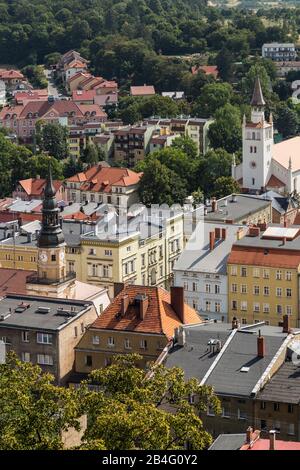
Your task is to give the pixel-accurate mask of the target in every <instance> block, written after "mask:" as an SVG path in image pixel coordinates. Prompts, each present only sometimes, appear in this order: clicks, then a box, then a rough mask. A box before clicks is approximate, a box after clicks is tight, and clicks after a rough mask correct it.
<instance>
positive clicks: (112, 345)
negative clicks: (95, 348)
mask: <svg viewBox="0 0 300 470" xmlns="http://www.w3.org/2000/svg"><path fill="white" fill-rule="evenodd" d="M114 345H115V340H114V338H113V337H112V336H110V337H109V338H108V340H107V346H109V347H110V348H111V347H114Z"/></svg>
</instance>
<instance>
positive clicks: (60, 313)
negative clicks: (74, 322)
mask: <svg viewBox="0 0 300 470" xmlns="http://www.w3.org/2000/svg"><path fill="white" fill-rule="evenodd" d="M56 315H58V316H60V317H75V316H76V311H71V310H66V309H64V308H63V307H58V309H57V312H56Z"/></svg>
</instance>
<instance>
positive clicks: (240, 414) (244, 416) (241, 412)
mask: <svg viewBox="0 0 300 470" xmlns="http://www.w3.org/2000/svg"><path fill="white" fill-rule="evenodd" d="M238 419H247V414H246V411H244V410H240V409H239V408H238Z"/></svg>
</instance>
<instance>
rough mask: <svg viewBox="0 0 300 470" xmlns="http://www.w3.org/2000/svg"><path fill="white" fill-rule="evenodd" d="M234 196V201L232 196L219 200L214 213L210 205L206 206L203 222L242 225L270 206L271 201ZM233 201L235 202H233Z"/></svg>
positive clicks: (254, 197) (240, 195)
mask: <svg viewBox="0 0 300 470" xmlns="http://www.w3.org/2000/svg"><path fill="white" fill-rule="evenodd" d="M234 196H235V199H234V198H233V195H232V194H231V195H229V196H226V197H224V198H222V199H219V200H218V201H217V202H218V209H217V211H216V212H212V207H211V205H208V207H207V210H208V211H207V215H206V216H205V221H211V222H218V221H219V222H221V221H226V220H232V221H233V223H239V222H241V223H243V221H244V220H246V219H247V217H249V216H250V215H253V214H255V213H256V212H258V211H261V210H263V209H264V208H266V207H268V206H269V205H271V201H266V200H263V199H261V197H259V196H252V195H251V196H250V195H246V194H236V195H234ZM233 200H235V201H236V202H233Z"/></svg>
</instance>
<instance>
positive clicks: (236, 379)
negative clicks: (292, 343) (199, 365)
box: [205, 325, 286, 396]
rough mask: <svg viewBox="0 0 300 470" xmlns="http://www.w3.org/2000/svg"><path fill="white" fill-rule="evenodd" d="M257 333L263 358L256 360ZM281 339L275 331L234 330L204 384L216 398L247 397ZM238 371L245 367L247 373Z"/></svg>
mask: <svg viewBox="0 0 300 470" xmlns="http://www.w3.org/2000/svg"><path fill="white" fill-rule="evenodd" d="M258 330H261V334H262V336H264V338H265V345H266V346H265V347H266V354H265V357H263V358H260V357H258V356H257V336H258ZM285 338H286V334H284V333H282V328H279V327H268V326H261V325H259V326H255V325H254V326H253V327H252V328H247V329H240V330H237V332H236V334H235V335H234V336H233V337H232V339H231V341H230V343H229V344H228V347H227V348H226V350H225V351H224V354H223V355H222V357H221V358H220V360H219V362H218V363H217V364H216V366H215V367H214V369H213V371H212V373H211V374H210V375H209V376H208V379H207V380H206V382H205V383H206V384H207V385H212V386H213V387H214V389H215V391H216V393H219V394H224V395H235V396H249V395H250V394H251V392H252V390H253V388H254V387H255V385H256V384H257V382H258V381H259V379H260V377H261V376H262V374H263V373H264V372H265V370H266V368H267V367H268V365H269V364H270V362H271V360H272V359H273V357H274V355H275V354H276V352H277V351H278V349H279V348H280V346H281V345H282V343H283V341H284V340H285ZM242 367H249V371H248V372H241V368H242Z"/></svg>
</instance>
